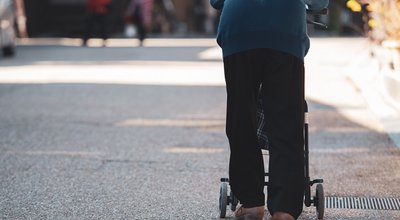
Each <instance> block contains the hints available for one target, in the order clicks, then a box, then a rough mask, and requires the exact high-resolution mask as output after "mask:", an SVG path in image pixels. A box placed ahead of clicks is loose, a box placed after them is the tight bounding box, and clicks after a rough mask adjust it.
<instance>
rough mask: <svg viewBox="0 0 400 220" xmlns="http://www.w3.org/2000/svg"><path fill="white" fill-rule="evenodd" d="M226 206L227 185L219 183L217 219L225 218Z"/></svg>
mask: <svg viewBox="0 0 400 220" xmlns="http://www.w3.org/2000/svg"><path fill="white" fill-rule="evenodd" d="M227 205H228V184H227V183H225V182H222V183H221V186H220V188H219V217H220V218H225V215H226V206H227Z"/></svg>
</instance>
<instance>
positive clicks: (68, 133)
mask: <svg viewBox="0 0 400 220" xmlns="http://www.w3.org/2000/svg"><path fill="white" fill-rule="evenodd" d="M312 43H313V48H312V50H311V52H310V54H309V56H308V58H307V60H306V66H307V79H306V81H307V85H306V87H307V100H308V102H309V104H310V112H311V116H310V117H311V118H310V120H311V124H310V126H311V127H310V129H311V130H310V138H311V155H310V156H311V158H310V159H311V172H312V177H321V178H324V180H325V184H324V186H325V191H326V194H327V195H328V196H366V197H389V198H399V197H400V184H398V182H399V180H400V160H399V159H400V151H399V149H398V148H396V146H395V145H394V144H393V142H392V141H391V140H390V139H389V136H388V135H387V134H386V133H385V130H384V129H383V126H382V125H381V124H380V122H379V120H378V117H376V116H375V115H374V114H373V113H372V112H371V111H370V110H369V107H368V105H367V103H366V101H365V99H364V98H363V96H362V95H361V94H360V92H359V91H358V90H357V88H356V87H355V85H354V83H353V82H352V81H351V80H349V78H348V74H349V72H348V68H347V66H348V65H350V64H351V63H352V62H354V59H355V57H356V55H357V54H358V53H360V52H361V51H362V50H363V48H364V47H365V44H364V41H363V40H360V39H313V42H312ZM135 44H136V42H135V41H118V40H114V41H111V42H110V44H109V45H110V46H109V47H106V48H99V47H95V46H94V47H88V48H82V47H79V46H77V45H78V42H76V41H74V40H63V39H56V40H43V41H35V42H21V46H19V48H18V55H17V56H16V57H15V58H14V59H2V60H0V83H1V84H0V112H1V114H0V166H1V167H2V169H1V170H0V218H3V219H218V208H217V207H218V204H217V203H218V190H219V178H220V177H225V176H227V165H228V156H229V150H228V145H227V140H226V138H225V134H224V118H225V99H226V97H225V88H224V86H223V85H224V82H223V72H222V70H223V69H222V65H221V61H220V58H219V57H220V53H219V50H218V49H216V48H215V46H216V45H215V43H214V40H210V39H200V40H198V39H191V40H150V41H148V42H147V45H146V47H142V48H139V47H135ZM131 45H133V46H131ZM194 45H196V46H194ZM350 74H351V73H350ZM229 216H231V213H229ZM314 216H315V211H314V210H313V209H306V210H305V212H304V214H303V216H302V217H301V219H315V217H314ZM325 219H360V220H361V219H400V212H399V211H373V210H369V211H365V210H341V209H328V210H326V218H325Z"/></svg>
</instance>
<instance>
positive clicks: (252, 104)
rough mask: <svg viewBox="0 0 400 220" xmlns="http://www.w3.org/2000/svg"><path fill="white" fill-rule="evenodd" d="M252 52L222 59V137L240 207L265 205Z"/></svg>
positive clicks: (257, 82)
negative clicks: (227, 147)
mask: <svg viewBox="0 0 400 220" xmlns="http://www.w3.org/2000/svg"><path fill="white" fill-rule="evenodd" d="M256 57H257V55H256V52H255V51H247V52H242V53H238V54H234V55H231V56H229V57H226V58H224V67H225V80H226V88H227V116H226V117H227V118H226V134H227V137H228V139H229V144H230V149H231V155H230V162H229V178H230V185H231V188H232V191H233V193H234V194H235V196H236V197H237V198H238V199H239V200H240V201H241V203H242V204H243V206H244V207H256V206H262V205H264V204H265V195H264V181H265V180H264V179H265V177H264V163H263V158H262V154H261V149H260V147H259V146H258V140H257V134H256V130H257V123H256V104H257V94H258V88H259V85H260V79H259V78H258V77H257V75H258V73H259V72H260V70H259V68H258V67H257V66H256V65H255V64H256V63H257V60H254V58H256Z"/></svg>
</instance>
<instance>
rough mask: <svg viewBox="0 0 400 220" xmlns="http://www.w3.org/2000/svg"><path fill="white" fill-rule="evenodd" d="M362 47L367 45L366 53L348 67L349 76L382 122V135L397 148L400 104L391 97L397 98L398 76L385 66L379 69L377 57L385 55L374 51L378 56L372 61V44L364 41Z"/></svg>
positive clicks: (398, 144) (399, 137) (399, 127)
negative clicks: (384, 133) (387, 136)
mask: <svg viewBox="0 0 400 220" xmlns="http://www.w3.org/2000/svg"><path fill="white" fill-rule="evenodd" d="M363 44H364V45H365V46H366V47H365V51H364V53H362V54H360V56H359V57H358V58H357V59H356V60H355V61H354V62H353V63H352V65H350V66H349V67H348V71H347V74H348V77H349V78H350V79H351V80H352V82H353V83H354V84H355V85H356V86H357V87H358V89H359V90H360V91H361V93H362V95H363V97H364V98H365V100H366V101H367V103H368V105H369V107H370V109H371V111H372V112H373V113H374V114H375V115H376V117H377V118H378V119H379V120H380V122H381V123H382V125H383V127H384V130H385V132H386V133H387V134H388V135H389V136H390V138H391V139H392V141H393V142H394V143H395V145H396V146H397V147H398V148H400V103H399V102H397V100H394V99H393V94H394V95H395V96H399V95H400V94H398V91H399V88H400V84H399V82H398V79H399V76H396V74H397V75H400V73H398V72H394V71H393V70H389V68H387V67H386V66H380V65H381V64H379V60H378V59H379V56H385V54H382V53H379V52H380V51H379V50H374V53H375V54H376V56H378V57H375V58H373V57H371V56H370V51H371V50H372V49H373V48H372V46H373V45H370V44H369V43H368V41H367V40H365V42H364V43H363ZM394 77H396V78H394ZM390 78H392V79H393V80H392V81H391V82H389V83H387V82H385V81H387V80H388V79H390ZM390 83H392V85H390ZM390 93H392V94H390Z"/></svg>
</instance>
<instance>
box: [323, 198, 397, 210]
mask: <svg viewBox="0 0 400 220" xmlns="http://www.w3.org/2000/svg"><path fill="white" fill-rule="evenodd" d="M325 207H326V208H331V209H370V210H400V199H396V198H360V197H325Z"/></svg>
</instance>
